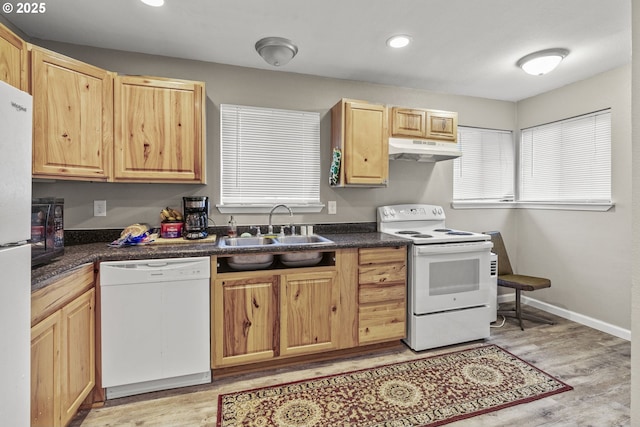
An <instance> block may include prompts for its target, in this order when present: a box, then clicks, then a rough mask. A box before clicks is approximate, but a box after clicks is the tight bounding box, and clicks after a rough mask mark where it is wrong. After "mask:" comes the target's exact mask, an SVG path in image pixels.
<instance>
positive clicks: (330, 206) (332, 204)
mask: <svg viewBox="0 0 640 427" xmlns="http://www.w3.org/2000/svg"><path fill="white" fill-rule="evenodd" d="M327 212H328V213H329V215H335V214H336V213H337V212H338V208H337V206H336V201H335V200H329V201H328V202H327Z"/></svg>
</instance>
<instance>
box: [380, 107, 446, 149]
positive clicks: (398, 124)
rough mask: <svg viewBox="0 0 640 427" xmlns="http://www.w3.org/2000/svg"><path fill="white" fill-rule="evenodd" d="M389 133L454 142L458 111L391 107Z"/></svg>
mask: <svg viewBox="0 0 640 427" xmlns="http://www.w3.org/2000/svg"><path fill="white" fill-rule="evenodd" d="M391 135H392V136H399V137H410V138H423V139H436V140H441V141H451V142H456V141H457V138H458V113H454V112H451V111H440V110H426V109H419V108H401V107H393V108H392V109H391Z"/></svg>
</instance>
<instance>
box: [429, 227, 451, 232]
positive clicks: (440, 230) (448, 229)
mask: <svg viewBox="0 0 640 427" xmlns="http://www.w3.org/2000/svg"><path fill="white" fill-rule="evenodd" d="M433 231H436V232H438V233H448V232H449V231H451V229H450V228H436V229H435V230H433Z"/></svg>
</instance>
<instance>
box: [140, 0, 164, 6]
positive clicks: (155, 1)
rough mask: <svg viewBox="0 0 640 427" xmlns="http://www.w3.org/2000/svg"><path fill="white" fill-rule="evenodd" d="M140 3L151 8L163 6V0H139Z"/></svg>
mask: <svg viewBox="0 0 640 427" xmlns="http://www.w3.org/2000/svg"><path fill="white" fill-rule="evenodd" d="M140 1H141V2H142V3H144V4H146V5H149V6H153V7H160V6H162V5H163V4H164V0H140Z"/></svg>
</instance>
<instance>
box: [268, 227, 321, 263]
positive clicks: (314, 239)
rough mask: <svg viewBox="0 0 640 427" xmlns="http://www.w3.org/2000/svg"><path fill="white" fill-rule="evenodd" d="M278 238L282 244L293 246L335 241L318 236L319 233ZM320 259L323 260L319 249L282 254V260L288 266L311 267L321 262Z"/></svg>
mask: <svg viewBox="0 0 640 427" xmlns="http://www.w3.org/2000/svg"><path fill="white" fill-rule="evenodd" d="M276 239H277V240H278V243H279V244H281V245H291V246H304V245H311V244H316V243H333V241H331V240H329V239H327V238H326V237H322V236H318V235H317V234H313V235H311V236H283V237H277V238H276ZM320 261H322V252H318V251H300V252H284V253H282V254H280V262H282V264H284V265H286V266H287V267H310V266H313V265H316V264H319V263H320Z"/></svg>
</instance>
